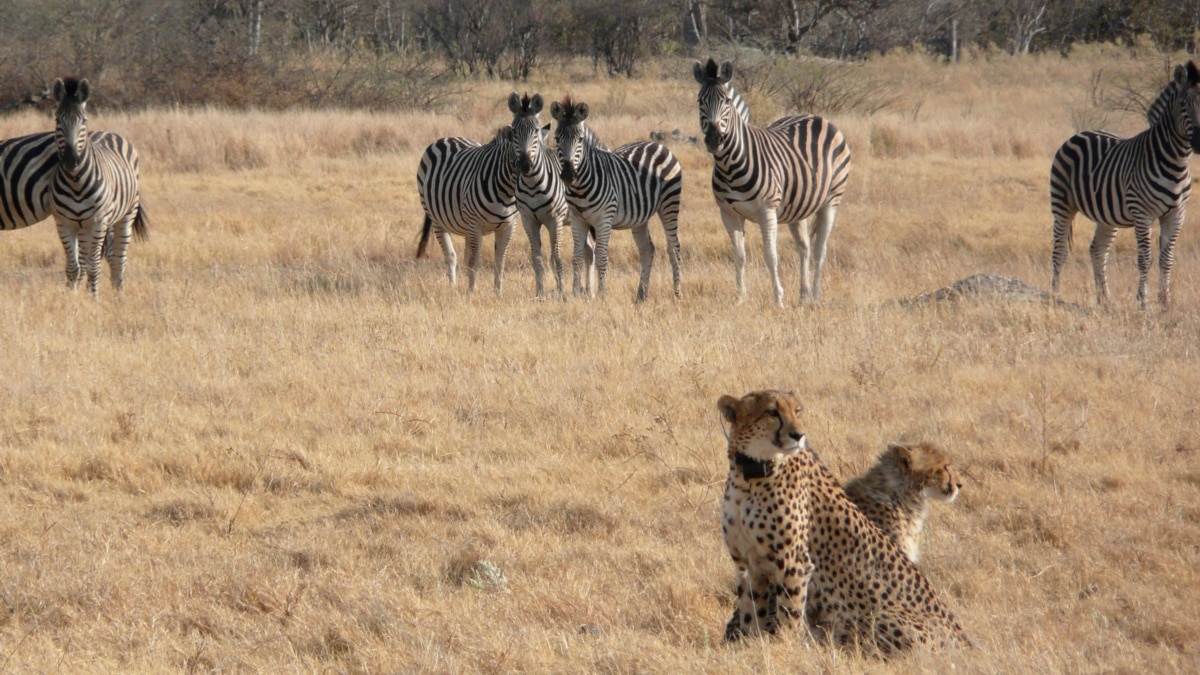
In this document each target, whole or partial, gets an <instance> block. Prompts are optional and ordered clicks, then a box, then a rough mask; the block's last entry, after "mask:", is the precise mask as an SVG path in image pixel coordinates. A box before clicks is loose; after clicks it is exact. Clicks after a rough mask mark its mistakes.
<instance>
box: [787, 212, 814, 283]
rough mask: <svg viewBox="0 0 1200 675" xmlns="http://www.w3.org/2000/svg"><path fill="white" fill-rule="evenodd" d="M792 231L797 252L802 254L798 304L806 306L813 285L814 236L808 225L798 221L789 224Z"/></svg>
mask: <svg viewBox="0 0 1200 675" xmlns="http://www.w3.org/2000/svg"><path fill="white" fill-rule="evenodd" d="M788 229H789V230H791V231H792V240H793V241H795V242H796V252H797V253H799V254H800V297H799V300H797V303H799V304H804V300H805V299H806V298H807V297H808V294H809V289H810V288H811V287H810V286H809V284H810V283H812V264H811V261H812V235H810V234H809V231H808V223H807V222H805V221H803V220H797V221H795V222H793V223H788Z"/></svg>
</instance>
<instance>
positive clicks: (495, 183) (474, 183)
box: [417, 126, 517, 293]
mask: <svg viewBox="0 0 1200 675" xmlns="http://www.w3.org/2000/svg"><path fill="white" fill-rule="evenodd" d="M417 189H418V190H419V191H420V194H421V207H422V208H423V209H424V210H425V224H424V226H423V227H422V228H421V240H420V242H419V243H418V244H417V257H418V258H420V257H422V256H424V255H425V247H426V246H427V245H428V244H429V235H430V234H431V233H433V234H435V235H436V236H437V238H438V242H439V243H440V244H441V245H442V252H443V253H445V256H446V269H447V274H448V275H449V277H450V284H451V285H453V284H454V283H455V279H456V270H457V267H458V256H457V255H456V254H455V253H454V242H453V241H451V239H450V235H451V234H457V235H460V236H462V237H464V238H466V241H467V250H466V256H467V279H468V282H469V283H468V287H469V290H471V291H474V290H475V271H476V269H477V268H478V267H479V260H480V256H481V254H482V246H483V236H484V235H485V234H495V235H496V292H497V293H499V292H500V291H501V289H502V287H503V285H504V254H505V251H507V249H508V242H509V241H510V240H511V239H512V234H513V228H514V227H515V226H516V222H517V203H516V189H517V146H516V143H515V139H514V135H513V128H512V127H511V126H506V127H502V128H501V129H500V130H498V131H497V132H496V135H495V137H494V138H493V139H492V140H491V141H490V142H488V143H487V144H484V145H481V144H480V143H479V142H477V141H473V140H471V139H468V138H457V137H450V138H439V139H438V140H436V141H434V142H433V143H431V144H430V145H429V147H428V148H426V149H425V154H424V155H422V156H421V165H420V167H419V168H418V169H417Z"/></svg>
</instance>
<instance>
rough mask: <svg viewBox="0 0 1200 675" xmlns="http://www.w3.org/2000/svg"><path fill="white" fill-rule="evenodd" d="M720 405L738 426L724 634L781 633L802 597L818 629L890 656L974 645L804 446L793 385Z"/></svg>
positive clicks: (733, 438) (732, 439)
mask: <svg viewBox="0 0 1200 675" xmlns="http://www.w3.org/2000/svg"><path fill="white" fill-rule="evenodd" d="M717 407H718V408H719V409H720V411H721V414H722V415H723V416H724V418H725V419H726V420H727V421H728V422H729V424H730V425H731V426H732V430H731V432H730V435H729V477H728V479H727V480H726V483H725V505H724V514H723V517H722V530H723V531H724V534H725V544H726V546H727V547H728V549H729V554H730V556H731V557H732V558H733V561H734V563H735V564H736V565H737V568H738V598H737V602H736V604H735V607H734V613H733V617H732V618H731V619H730V620H729V623H728V624H727V625H726V627H725V637H726V639H728V640H736V639H738V638H740V637H741V636H743V635H757V634H761V633H774V632H776V631H777V630H779V629H780V628H782V627H785V626H786V625H787V624H788V623H790V622H791V621H792V620H793V619H795V618H796V617H797V616H799V611H798V610H799V608H801V607H804V608H805V613H806V617H807V619H808V622H809V624H810V626H812V627H813V628H814V629H816V631H817V632H818V633H824V634H828V635H829V636H830V637H832V638H833V639H834V640H836V641H837V642H839V643H847V642H857V641H862V642H863V643H865V644H871V645H874V646H875V647H876V648H877V649H878V650H879V651H880V652H882V653H884V654H887V653H891V652H893V651H897V650H901V649H906V648H908V647H911V646H913V645H915V644H924V645H929V646H932V647H939V646H943V645H945V644H947V643H952V642H958V643H960V644H969V643H968V642H967V638H966V636H965V634H964V633H963V631H962V628H961V627H960V626H959V625H958V623H957V622H956V621H955V619H954V616H953V615H952V614H951V613H950V611H949V610H948V609H946V607H945V606H944V605H942V603H941V601H940V600H938V598H937V596H936V594H935V593H934V592H933V589H932V588H931V587H930V585H929V583H928V582H927V581H926V580H925V577H924V576H922V575H921V573H920V572H919V571H918V570H917V568H916V567H915V566H914V565H913V564H912V562H911V561H910V560H909V559H908V558H906V557H905V556H904V554H903V553H901V552H900V550H899V549H897V548H896V546H895V545H894V544H892V542H891V541H890V540H889V539H888V538H887V537H886V536H885V535H884V534H883V533H882V532H880V531H879V529H878V528H876V527H875V526H874V525H873V524H871V522H870V521H869V520H867V518H866V516H864V515H862V513H860V512H859V511H858V509H857V508H855V507H854V504H853V503H852V502H851V501H850V500H849V499H848V498H847V497H846V493H845V491H844V490H843V489H842V486H841V484H840V483H838V481H837V480H836V479H835V478H834V477H833V474H831V473H830V472H829V470H828V469H826V468H825V467H824V465H822V464H821V462H820V460H819V459H818V458H817V456H816V455H815V453H813V452H812V451H811V450H809V449H808V447H807V444H806V442H805V438H804V434H803V433H802V432H801V431H800V424H799V422H798V420H797V411H798V405H797V402H796V399H795V397H794V395H792V394H789V393H783V392H779V391H756V392H751V393H749V394H747V395H746V396H744V397H742V398H741V399H738V398H734V397H732V396H722V397H721V398H720V400H719V401H718V402H717Z"/></svg>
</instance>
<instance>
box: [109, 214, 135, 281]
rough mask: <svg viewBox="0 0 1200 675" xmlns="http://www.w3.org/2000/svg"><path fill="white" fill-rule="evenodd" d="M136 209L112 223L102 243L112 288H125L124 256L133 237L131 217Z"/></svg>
mask: <svg viewBox="0 0 1200 675" xmlns="http://www.w3.org/2000/svg"><path fill="white" fill-rule="evenodd" d="M136 214H137V209H136V208H135V209H134V210H132V211H130V213H129V215H127V216H126V217H124V218H122V219H121V220H119V221H117V222H116V223H115V224H113V227H112V229H110V230H109V232H108V238H107V239H106V241H105V243H104V249H105V257H106V258H107V259H108V274H109V278H110V279H111V280H112V285H113V289H115V290H117V291H121V290H124V288H125V257H126V255H127V253H128V251H129V240H130V239H131V238H132V237H133V218H134V216H135V215H136Z"/></svg>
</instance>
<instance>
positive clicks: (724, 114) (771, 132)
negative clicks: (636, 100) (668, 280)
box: [693, 59, 850, 303]
mask: <svg viewBox="0 0 1200 675" xmlns="http://www.w3.org/2000/svg"><path fill="white" fill-rule="evenodd" d="M693 76H694V77H695V79H696V81H697V82H698V83H700V85H701V86H700V94H699V97H698V103H699V108H700V130H701V131H703V132H704V145H705V147H706V148H707V149H708V151H709V152H710V153H712V156H713V177H712V187H713V196H714V197H715V198H716V200H717V205H718V206H719V207H720V209H721V221H722V222H723V223H724V225H725V229H726V231H727V232H728V233H729V239H730V241H731V242H732V243H733V255H734V265H735V268H736V270H735V275H736V281H737V292H738V298H739V299H741V298H743V297H744V296H745V294H746V284H745V271H746V241H745V230H744V223H745V221H746V219H750V220H752V221H754V222H757V223H758V224H759V225H760V226H761V228H762V237H763V257H764V259H765V262H766V264H767V271H768V272H769V273H770V275H771V283H772V286H773V287H774V292H775V301H776V302H779V303H782V302H783V284H782V283H781V282H780V280H779V255H778V252H777V249H776V240H777V238H778V233H779V223H787V224H788V226H789V228H790V229H791V231H792V237H793V238H794V239H795V240H796V248H797V249H798V250H799V252H800V300H801V301H803V300H804V299H805V298H806V297H808V296H809V295H810V293H811V296H812V298H814V299H816V300H820V298H821V274H822V268H823V266H824V264H825V250H826V243H827V242H828V239H829V233H830V232H831V231H832V230H833V221H834V216H835V215H836V212H837V207H838V205H839V204H840V203H841V200H842V195H843V193H844V192H845V189H846V179H847V177H848V176H849V174H850V146H849V145H847V143H846V139H845V137H844V136H842V133H841V132H840V131H838V130H837V128H836V127H834V126H833V125H832V124H830V123H829V122H827V121H826V120H824V119H822V118H821V117H818V116H816V115H801V116H796V117H784V118H782V119H779V120H777V121H775V122H774V123H773V124H771V125H770V126H769V127H766V128H760V127H756V126H754V125H753V124H750V123H749V122H748V118H749V115H748V109H745V110H744V108H745V101H743V100H741V96H740V95H739V94H738V93H737V92H736V91H735V90H734V89H733V88H732V87H731V86H730V85H729V81H730V79H732V77H733V64H732V63H729V62H725V63H724V64H722V65H721V66H720V67H719V68H718V66H717V64H716V62H715V61H713V60H712V59H709V60H708V63H707V64H702V63H700V62H699V61H697V62H696V63H695V66H694V67H693ZM809 218H813V222H812V224H811V227H808V226H805V224H804V222H803V221H805V220H806V219H809ZM810 276H811V277H812V280H811V285H810Z"/></svg>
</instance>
